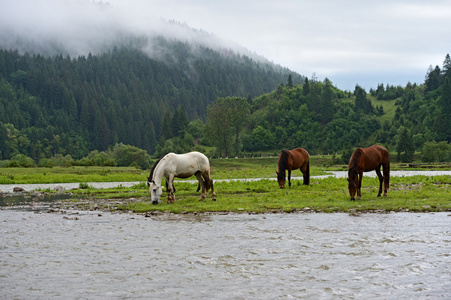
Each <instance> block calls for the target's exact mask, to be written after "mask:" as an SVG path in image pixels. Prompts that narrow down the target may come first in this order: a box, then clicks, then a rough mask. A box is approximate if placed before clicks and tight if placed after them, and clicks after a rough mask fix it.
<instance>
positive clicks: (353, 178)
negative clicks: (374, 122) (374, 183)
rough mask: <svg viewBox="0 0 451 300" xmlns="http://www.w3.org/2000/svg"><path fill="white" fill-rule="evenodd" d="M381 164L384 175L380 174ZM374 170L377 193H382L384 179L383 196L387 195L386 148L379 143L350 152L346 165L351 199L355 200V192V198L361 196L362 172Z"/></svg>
mask: <svg viewBox="0 0 451 300" xmlns="http://www.w3.org/2000/svg"><path fill="white" fill-rule="evenodd" d="M381 166H382V168H383V173H384V175H383V176H382V174H381ZM373 170H376V174H377V177H378V178H379V193H378V194H377V196H378V197H380V196H381V193H382V181H384V196H387V190H388V187H389V184H390V158H389V155H388V150H387V149H385V148H384V147H382V146H379V145H373V146H371V147H368V148H357V149H355V151H354V153H352V156H351V159H350V160H349V166H348V182H349V184H348V188H349V194H350V195H351V200H355V193H356V192H357V199H360V197H361V195H362V194H361V191H360V188H361V187H362V177H363V172H369V171H373Z"/></svg>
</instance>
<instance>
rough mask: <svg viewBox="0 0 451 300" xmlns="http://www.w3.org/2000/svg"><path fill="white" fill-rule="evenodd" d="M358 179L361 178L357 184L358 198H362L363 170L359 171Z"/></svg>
mask: <svg viewBox="0 0 451 300" xmlns="http://www.w3.org/2000/svg"><path fill="white" fill-rule="evenodd" d="M357 176H358V179H359V183H358V185H357V199H360V197H362V191H361V188H362V179H363V172H359V174H358V175H357Z"/></svg>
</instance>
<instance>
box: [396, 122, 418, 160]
mask: <svg viewBox="0 0 451 300" xmlns="http://www.w3.org/2000/svg"><path fill="white" fill-rule="evenodd" d="M396 151H397V152H398V156H397V157H398V160H399V161H402V162H411V161H412V158H413V153H414V152H415V149H414V148H413V141H412V135H411V133H410V131H409V130H408V129H407V128H406V127H404V126H401V127H400V128H399V130H398V143H397V145H396Z"/></svg>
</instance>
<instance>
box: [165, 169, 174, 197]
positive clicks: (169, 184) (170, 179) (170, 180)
mask: <svg viewBox="0 0 451 300" xmlns="http://www.w3.org/2000/svg"><path fill="white" fill-rule="evenodd" d="M166 183H167V189H168V203H174V201H175V195H174V175H169V176H168V177H167V178H166Z"/></svg>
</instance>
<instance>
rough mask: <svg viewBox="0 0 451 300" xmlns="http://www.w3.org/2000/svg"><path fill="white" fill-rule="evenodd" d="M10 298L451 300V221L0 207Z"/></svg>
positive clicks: (0, 280)
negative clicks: (49, 211)
mask: <svg viewBox="0 0 451 300" xmlns="http://www.w3.org/2000/svg"><path fill="white" fill-rule="evenodd" d="M0 222H1V232H0V265H1V268H0V295H1V298H2V299H49V298H54V299H293V298H302V299H449V298H451V285H450V280H451V214H450V213H421V214H417V213H390V214H358V215H353V214H344V213H334V214H315V213H294V214H261V215H248V214H228V215H203V216H196V215H170V214H164V215H160V216H153V217H145V216H143V215H134V214H125V213H123V214H113V213H100V214H99V213H98V212H86V211H83V212H79V211H67V212H64V213H62V212H54V213H46V212H42V211H41V212H40V211H38V212H36V211H35V212H33V211H29V210H27V209H23V208H22V209H20V210H18V209H3V210H0Z"/></svg>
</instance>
